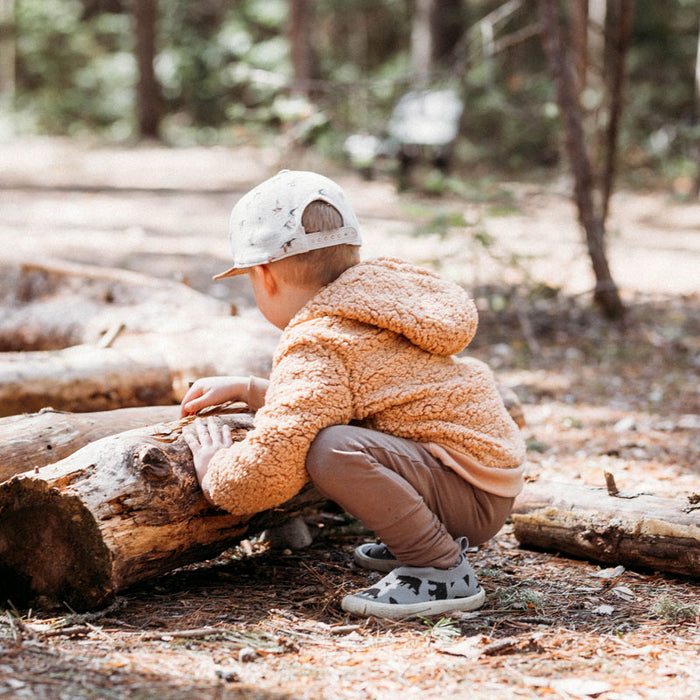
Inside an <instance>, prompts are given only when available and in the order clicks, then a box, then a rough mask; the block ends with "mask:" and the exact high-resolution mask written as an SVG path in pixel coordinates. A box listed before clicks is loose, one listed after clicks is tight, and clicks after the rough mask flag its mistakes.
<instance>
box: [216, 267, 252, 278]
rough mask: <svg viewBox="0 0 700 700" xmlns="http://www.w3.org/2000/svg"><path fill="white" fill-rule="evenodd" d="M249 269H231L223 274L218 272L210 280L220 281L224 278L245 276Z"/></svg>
mask: <svg viewBox="0 0 700 700" xmlns="http://www.w3.org/2000/svg"><path fill="white" fill-rule="evenodd" d="M249 269H250V268H248V267H231V268H229V269H228V270H226V271H225V272H220V273H219V274H218V275H214V276H213V277H212V279H214V280H222V279H224V278H225V277H236V275H245V274H246V272H248V270H249Z"/></svg>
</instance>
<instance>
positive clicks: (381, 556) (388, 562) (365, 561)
mask: <svg viewBox="0 0 700 700" xmlns="http://www.w3.org/2000/svg"><path fill="white" fill-rule="evenodd" d="M353 559H354V560H355V564H357V565H358V566H361V567H362V568H363V569H372V570H373V571H384V572H388V571H393V570H394V569H395V568H396V567H397V566H401V564H400V563H399V561H398V560H397V559H396V557H395V556H394V555H393V554H392V553H391V552H390V551H389V548H388V547H387V546H386V545H385V544H382V543H379V544H372V543H371V542H367V543H366V544H361V545H360V546H359V547H356V548H355V553H354V555H353Z"/></svg>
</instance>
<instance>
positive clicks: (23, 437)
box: [0, 406, 180, 482]
mask: <svg viewBox="0 0 700 700" xmlns="http://www.w3.org/2000/svg"><path fill="white" fill-rule="evenodd" d="M179 415H180V407H179V406H143V407H135V408H119V409H116V410H114V411H97V412H94V413H68V412H66V411H57V410H55V409H53V408H47V409H43V410H41V411H39V412H38V413H31V414H28V415H13V416H9V417H6V418H0V482H2V481H5V479H9V478H10V477H11V476H14V475H15V474H20V473H22V472H26V471H28V470H30V469H34V468H35V467H43V466H45V465H47V464H52V463H54V462H58V461H59V460H61V459H63V458H64V457H68V455H71V454H73V453H74V452H76V451H77V450H79V449H80V448H81V447H84V446H85V445H87V444H88V443H91V442H94V441H95V440H99V439H100V438H103V437H106V436H107V435H116V434H117V433H123V432H125V431H127V430H134V429H135V428H145V427H148V426H152V425H154V424H156V423H163V422H169V421H173V420H176V419H177V418H178V416H179Z"/></svg>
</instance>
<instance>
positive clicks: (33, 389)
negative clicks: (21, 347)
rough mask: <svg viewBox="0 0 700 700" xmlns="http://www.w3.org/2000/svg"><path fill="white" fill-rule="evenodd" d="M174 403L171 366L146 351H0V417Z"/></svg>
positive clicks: (82, 347) (87, 348) (76, 348)
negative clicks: (35, 412)
mask: <svg viewBox="0 0 700 700" xmlns="http://www.w3.org/2000/svg"><path fill="white" fill-rule="evenodd" d="M173 403H175V397H174V395H173V381H172V377H171V374H170V368H169V367H168V365H167V364H166V363H165V361H164V360H163V358H162V357H161V356H160V355H157V354H154V353H151V352H144V351H140V352H139V351H137V350H131V351H129V352H128V353H126V352H122V351H120V350H115V349H112V348H96V347H94V346H91V345H77V346H74V347H72V348H66V349H65V350H48V351H39V352H8V353H2V354H0V416H10V415H14V414H17V413H25V412H31V411H39V410H41V409H42V408H47V407H53V408H58V409H60V410H64V411H104V410H107V409H112V408H124V407H127V406H152V405H154V404H161V405H162V404H173Z"/></svg>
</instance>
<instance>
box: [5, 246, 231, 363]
mask: <svg viewBox="0 0 700 700" xmlns="http://www.w3.org/2000/svg"><path fill="white" fill-rule="evenodd" d="M231 314H232V309H231V305H230V304H227V303H225V302H222V301H218V300H216V299H212V298H211V297H208V296H206V295H204V294H201V293H200V292H197V291H195V290H193V289H191V288H190V287H188V286H186V285H184V284H180V283H178V282H172V281H170V280H164V279H157V278H155V277H148V276H146V275H141V274H139V273H136V272H130V271H127V270H121V269H114V268H105V267H96V266H92V265H81V264H78V263H67V262H64V261H61V260H55V261H48V262H46V261H44V262H43V263H41V264H39V263H32V262H26V261H10V262H4V261H3V262H2V263H0V351H4V352H9V351H17V350H56V349H60V348H65V347H68V346H69V345H78V344H80V343H92V344H98V343H100V342H101V341H103V340H104V339H105V336H106V335H107V334H110V333H115V332H116V331H117V330H118V329H119V328H123V331H122V335H124V334H138V333H147V332H153V331H157V332H160V333H167V332H180V333H183V332H186V331H188V330H189V329H190V328H192V327H193V326H196V324H197V322H201V319H211V318H221V317H227V316H231ZM117 339H118V338H117ZM113 344H114V343H113Z"/></svg>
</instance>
